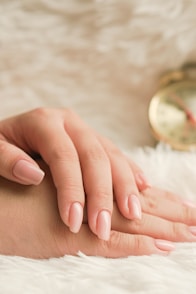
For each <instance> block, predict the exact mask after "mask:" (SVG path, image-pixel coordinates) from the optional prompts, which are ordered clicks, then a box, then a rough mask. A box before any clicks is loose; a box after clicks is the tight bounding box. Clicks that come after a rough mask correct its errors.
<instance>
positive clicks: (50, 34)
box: [0, 0, 196, 294]
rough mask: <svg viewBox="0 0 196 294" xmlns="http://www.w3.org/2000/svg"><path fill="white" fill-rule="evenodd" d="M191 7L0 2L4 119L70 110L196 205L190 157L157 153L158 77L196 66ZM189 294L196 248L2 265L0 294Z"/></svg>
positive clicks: (194, 165)
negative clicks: (151, 121) (153, 106)
mask: <svg viewBox="0 0 196 294" xmlns="http://www.w3.org/2000/svg"><path fill="white" fill-rule="evenodd" d="M195 13H196V1H194V0H192V1H191V0H173V1H170V0H157V1H153V0H146V1H144V0H105V1H104V0H97V1H95V0H94V1H93V0H23V1H21V0H9V1H7V0H1V1H0V15H1V16H0V71H1V73H0V101H1V107H0V117H1V118H4V117H6V116H8V115H9V116H10V115H13V114H16V113H19V112H22V111H25V110H28V109H31V108H34V107H37V106H52V107H57V106H58V107H59V106H60V107H72V108H73V109H75V110H76V111H77V112H78V113H79V114H80V115H81V116H82V117H83V119H85V120H86V121H87V122H88V123H90V124H91V126H93V127H94V128H96V129H97V130H99V131H100V132H101V133H102V134H103V135H106V136H108V137H110V138H111V139H112V140H113V141H114V142H115V143H116V144H118V146H119V147H120V148H122V149H123V150H124V151H125V152H127V153H128V154H130V156H132V157H133V158H134V159H135V160H136V161H137V162H138V163H139V164H140V165H141V167H142V168H143V169H144V171H145V173H146V175H147V176H148V178H149V180H150V181H151V183H152V184H155V185H158V186H161V187H163V188H166V189H170V190H172V191H174V192H176V193H178V194H180V195H181V196H182V197H184V198H188V199H192V200H194V199H195V201H196V181H195V179H196V154H195V153H178V152H174V151H171V150H168V149H167V147H165V146H162V145H159V146H158V147H157V148H154V141H153V139H152V137H151V135H150V131H149V126H148V121H147V107H148V102H149V99H150V97H151V95H152V94H153V92H154V90H155V88H156V86H157V83H158V78H159V75H160V74H161V73H162V72H163V71H165V70H168V69H170V68H175V67H178V66H180V65H182V64H183V63H184V62H186V61H190V60H196V17H195ZM100 292H102V293H107V294H109V293H111V294H116V293H118V294H124V293H135V294H143V293H145V294H146V293H148V294H159V293H160V294H162V293H163V294H170V293H172V294H173V293H178V294H185V293H189V294H195V293H196V244H178V245H177V249H176V250H175V251H174V252H173V253H172V254H171V255H170V256H168V257H162V256H151V257H149V256H142V257H129V258H124V259H117V260H112V259H104V258H96V257H86V256H83V255H82V254H81V256H80V257H72V256H65V257H64V258H61V259H51V260H46V261H45V260H43V261H36V260H29V259H23V258H19V257H6V256H0V293H2V294H4V293H5V294H7V293H16V294H17V293H18V294H19V293H28V294H30V293H33V294H35V293H36V294H38V293H47V294H50V293H51V294H53V293H55V294H59V293H85V294H91V293H100Z"/></svg>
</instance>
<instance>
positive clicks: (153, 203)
mask: <svg viewBox="0 0 196 294" xmlns="http://www.w3.org/2000/svg"><path fill="white" fill-rule="evenodd" d="M145 205H146V208H147V210H148V211H149V210H150V211H152V210H156V209H157V207H158V204H157V199H156V198H155V197H148V198H147V197H146V198H145Z"/></svg>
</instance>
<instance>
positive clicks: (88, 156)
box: [83, 146, 109, 165]
mask: <svg viewBox="0 0 196 294" xmlns="http://www.w3.org/2000/svg"><path fill="white" fill-rule="evenodd" d="M83 155H84V161H93V162H94V161H95V162H97V161H101V162H104V164H108V165H109V159H108V157H107V155H106V153H105V152H104V150H103V149H102V148H101V147H99V146H93V147H91V148H88V150H86V151H85V152H84V154H83Z"/></svg>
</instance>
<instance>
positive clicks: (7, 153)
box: [0, 140, 44, 185]
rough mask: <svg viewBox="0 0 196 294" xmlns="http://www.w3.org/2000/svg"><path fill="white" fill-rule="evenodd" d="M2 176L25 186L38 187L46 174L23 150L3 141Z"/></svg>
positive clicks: (1, 147) (0, 152)
mask: <svg viewBox="0 0 196 294" xmlns="http://www.w3.org/2000/svg"><path fill="white" fill-rule="evenodd" d="M0 175H1V176H3V177H4V178H6V179H9V180H12V181H14V182H17V183H21V184H24V185H38V184H40V182H41V181H42V179H43V177H44V172H43V171H42V170H41V169H40V167H39V165H38V164H37V163H36V162H35V161H34V160H33V159H32V158H31V157H30V156H29V155H27V154H26V153H25V152H24V151H23V150H21V149H20V148H18V147H16V146H14V145H12V144H10V143H8V142H6V141H4V140H1V141H0Z"/></svg>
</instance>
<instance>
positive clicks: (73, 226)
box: [69, 202, 83, 233]
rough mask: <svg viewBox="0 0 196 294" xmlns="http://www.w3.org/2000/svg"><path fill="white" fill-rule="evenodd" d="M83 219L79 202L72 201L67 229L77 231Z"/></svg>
mask: <svg viewBox="0 0 196 294" xmlns="http://www.w3.org/2000/svg"><path fill="white" fill-rule="evenodd" d="M82 220H83V207H82V205H81V204H80V203H79V202H74V203H73V204H72V205H71V207H70V212H69V229H70V231H71V232H72V233H78V232H79V230H80V227H81V224H82Z"/></svg>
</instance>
